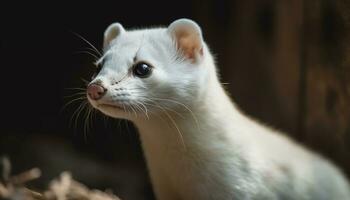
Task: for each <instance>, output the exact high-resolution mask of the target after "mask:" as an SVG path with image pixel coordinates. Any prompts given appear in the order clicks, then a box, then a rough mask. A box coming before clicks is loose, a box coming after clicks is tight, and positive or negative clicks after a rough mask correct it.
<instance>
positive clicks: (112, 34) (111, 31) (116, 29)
mask: <svg viewBox="0 0 350 200" xmlns="http://www.w3.org/2000/svg"><path fill="white" fill-rule="evenodd" d="M124 32H125V29H124V28H123V26H122V25H121V24H120V23H113V24H111V25H109V26H108V28H107V29H106V31H105V33H104V40H103V48H104V49H106V48H107V47H108V45H109V44H110V42H111V41H112V40H114V39H115V38H117V37H118V36H119V35H120V34H122V33H124Z"/></svg>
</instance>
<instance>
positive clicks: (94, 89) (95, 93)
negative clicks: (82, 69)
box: [87, 83, 107, 100]
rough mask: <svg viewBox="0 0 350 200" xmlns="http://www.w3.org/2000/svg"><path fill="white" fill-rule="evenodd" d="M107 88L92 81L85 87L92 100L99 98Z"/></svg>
mask: <svg viewBox="0 0 350 200" xmlns="http://www.w3.org/2000/svg"><path fill="white" fill-rule="evenodd" d="M106 91H107V89H106V88H104V87H102V86H101V85H99V84H96V83H92V84H90V85H88V87H87V94H88V95H89V97H90V98H91V99H92V100H99V99H101V98H102V97H103V95H104V94H105V93H106Z"/></svg>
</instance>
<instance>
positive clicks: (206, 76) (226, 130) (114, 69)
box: [89, 19, 350, 200]
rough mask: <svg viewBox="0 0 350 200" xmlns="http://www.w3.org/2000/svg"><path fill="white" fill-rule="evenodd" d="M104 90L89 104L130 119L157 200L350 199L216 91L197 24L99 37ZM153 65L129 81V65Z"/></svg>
mask: <svg viewBox="0 0 350 200" xmlns="http://www.w3.org/2000/svg"><path fill="white" fill-rule="evenodd" d="M104 45H105V46H104V49H105V53H104V55H103V57H102V58H101V59H100V61H99V63H98V64H100V63H103V68H102V70H101V71H100V72H99V73H98V75H97V76H96V77H95V78H94V80H92V82H91V83H97V82H98V83H100V84H102V85H103V86H104V87H105V88H106V89H107V92H106V94H105V95H104V96H103V98H101V99H99V100H97V101H94V100H91V99H89V100H90V103H91V104H92V105H93V106H94V107H95V108H96V109H98V110H100V111H101V112H103V113H104V114H106V115H109V116H111V117H114V118H126V119H129V120H131V121H133V122H134V123H135V124H136V126H137V128H138V130H139V132H140V137H141V141H142V145H143V149H144V153H145V157H146V160H147V164H148V167H149V171H150V175H151V179H152V184H153V186H154V190H155V193H156V196H157V198H158V199H159V200H193V199H201V200H209V199H215V200H228V199H257V200H263V199H268V200H273V199H283V200H289V199H295V200H311V199H314V200H321V199H325V200H326V199H337V200H338V199H339V200H340V199H341V200H346V199H350V191H349V190H350V188H349V185H348V183H347V181H346V179H345V178H344V175H343V174H342V173H341V172H340V170H339V169H337V168H336V167H335V166H334V165H333V164H331V163H330V162H329V161H327V160H326V159H324V158H322V157H320V156H319V155H316V154H314V153H312V152H310V151H309V150H307V149H305V148H303V147H301V146H300V145H298V144H296V143H294V142H293V141H291V140H290V139H289V138H287V137H285V136H283V135H282V134H280V133H278V132H276V131H275V130H272V129H270V128H268V127H266V126H264V125H261V124H259V123H257V122H255V121H253V120H252V119H250V118H248V117H247V116H245V115H244V114H242V113H241V112H240V111H239V110H238V109H237V108H236V106H235V105H234V103H232V102H231V100H230V98H229V97H228V95H227V94H226V92H225V91H224V89H223V87H222V86H221V84H220V82H219V79H218V76H217V72H216V67H215V63H214V61H213V57H212V55H211V53H210V51H209V49H208V47H207V46H206V44H205V42H204V41H203V39H202V33H201V29H200V27H199V26H198V25H197V24H196V23H195V22H193V21H191V20H188V19H180V20H177V21H175V22H173V23H172V24H171V25H170V26H169V27H168V28H154V29H142V30H131V31H125V30H124V28H123V27H122V26H121V25H120V24H119V23H116V24H112V25H111V26H110V27H108V28H107V30H106V32H105V41H104ZM138 62H145V63H148V64H149V65H151V66H152V74H151V75H150V76H149V77H147V78H140V77H137V76H135V75H134V74H133V73H132V72H133V70H132V69H133V66H134V65H135V63H138Z"/></svg>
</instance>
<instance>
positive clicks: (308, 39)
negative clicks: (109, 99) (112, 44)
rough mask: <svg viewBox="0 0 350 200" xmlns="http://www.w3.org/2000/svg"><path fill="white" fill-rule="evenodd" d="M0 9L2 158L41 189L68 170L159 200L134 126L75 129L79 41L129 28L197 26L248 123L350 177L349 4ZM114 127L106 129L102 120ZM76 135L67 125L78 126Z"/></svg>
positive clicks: (87, 62) (96, 40)
mask: <svg viewBox="0 0 350 200" xmlns="http://www.w3.org/2000/svg"><path fill="white" fill-rule="evenodd" d="M2 4H3V5H1V7H0V11H1V12H0V13H1V14H0V15H1V24H0V34H1V37H0V38H1V40H0V47H1V51H0V58H1V70H2V72H1V74H2V76H1V78H0V83H1V86H2V87H1V89H2V90H1V96H0V97H1V98H0V105H1V106H2V107H1V122H0V154H3V155H8V156H9V157H10V159H11V160H12V163H13V170H14V173H16V172H20V171H23V170H25V169H29V168H31V167H39V168H41V169H42V170H43V177H42V179H40V180H38V181H34V182H33V187H38V188H45V185H46V184H47V182H48V181H49V180H51V179H52V178H53V177H56V176H58V175H59V173H60V172H62V171H64V170H69V171H72V173H73V176H74V177H75V178H76V179H78V180H79V181H82V182H83V183H85V184H87V185H88V186H90V187H95V188H101V189H105V188H112V189H113V190H114V192H115V193H116V194H117V195H119V196H120V197H121V198H123V199H152V192H151V186H150V185H149V181H148V177H147V173H146V169H145V164H144V161H143V157H142V151H141V149H140V146H139V141H138V136H137V133H136V131H135V129H134V128H133V126H132V125H131V124H130V123H128V122H126V121H118V120H113V119H104V117H103V116H102V115H100V114H96V116H95V117H94V118H93V119H91V120H90V126H91V127H90V128H89V130H88V131H84V125H85V124H84V123H85V115H84V113H82V114H81V115H80V118H78V120H77V122H78V123H77V125H76V126H75V122H74V120H73V122H72V119H71V117H72V115H73V114H74V112H75V110H76V109H77V108H78V106H79V105H80V101H76V102H73V103H72V104H70V105H68V106H67V107H65V108H64V109H63V110H62V108H63V106H64V104H66V103H68V102H69V100H72V99H73V97H67V96H69V95H72V94H75V93H76V92H78V91H77V90H70V89H67V88H75V87H84V82H83V81H82V80H81V79H82V78H83V79H87V80H89V77H90V76H91V74H92V73H93V65H92V62H93V61H94V58H93V57H92V56H90V55H88V54H82V53H80V51H85V50H86V48H87V47H89V46H88V45H87V44H86V43H85V42H84V41H83V40H82V39H80V38H79V37H77V36H76V35H75V34H74V32H75V33H78V34H80V35H82V36H83V37H84V38H86V39H87V40H88V41H90V42H91V43H92V44H94V45H95V46H96V47H97V48H98V49H101V45H102V39H103V37H102V36H103V32H104V30H105V28H106V27H107V26H108V25H109V24H111V23H113V22H116V21H118V22H120V23H122V24H123V25H124V27H126V28H135V27H136V28H142V27H148V26H159V25H164V26H166V25H168V24H169V23H171V22H172V21H174V20H176V19H178V18H184V17H186V18H191V19H193V20H195V21H197V22H198V23H199V24H200V25H201V27H202V29H203V32H204V38H205V39H206V41H207V42H208V44H209V46H210V47H211V49H212V51H213V52H214V54H215V56H216V58H217V63H218V66H219V67H220V71H221V74H222V82H225V83H229V84H228V85H225V86H226V87H227V89H228V90H229V91H230V93H231V94H232V98H233V99H234V101H235V102H236V103H237V104H238V106H239V107H240V108H241V109H242V110H243V111H244V112H245V113H247V114H248V115H250V116H252V117H254V118H256V119H258V120H259V121H262V122H264V123H266V124H269V125H271V126H273V127H276V128H278V129H280V130H283V131H286V132H288V134H289V135H290V136H291V137H293V138H294V139H296V140H297V141H299V142H301V143H303V144H305V145H306V146H308V147H309V148H312V149H314V150H315V151H317V152H319V153H321V154H323V155H325V156H326V157H328V158H330V159H331V160H332V161H334V162H335V163H337V164H338V165H339V166H340V167H341V168H342V169H343V170H344V171H345V172H347V173H348V174H350V162H349V157H350V147H349V145H350V125H349V124H350V103H349V102H350V70H349V64H350V63H349V60H348V58H350V55H348V54H349V51H348V44H349V42H350V41H349V39H348V37H349V33H350V32H349V27H350V26H349V20H348V18H349V15H350V7H349V4H348V3H346V1H345V0H344V1H343V0H337V1H333V0H315V1H307V0H295V1H278V0H266V1H259V0H248V1H244V2H243V1H238V0H232V1H231V0H208V1H200V0H192V1H185V0H180V1H131V0H129V1H110V2H107V1H104V2H102V1H92V2H88V1H80V2H79V1H71V2H69V3H62V2H61V3H58V2H46V3H45V2H40V3H39V2H26V3H24V2H13V3H7V4H6V5H5V4H4V3H2ZM105 120H106V121H105ZM70 124H71V125H70Z"/></svg>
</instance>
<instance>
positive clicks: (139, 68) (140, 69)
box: [133, 62, 152, 78]
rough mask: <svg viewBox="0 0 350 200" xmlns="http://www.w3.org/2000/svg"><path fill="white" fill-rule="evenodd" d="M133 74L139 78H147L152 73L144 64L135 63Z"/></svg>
mask: <svg viewBox="0 0 350 200" xmlns="http://www.w3.org/2000/svg"><path fill="white" fill-rule="evenodd" d="M133 73H134V75H135V76H138V77H140V78H147V77H149V76H150V75H151V73H152V66H150V65H149V64H147V63H144V62H139V63H136V64H135V65H134V68H133Z"/></svg>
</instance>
